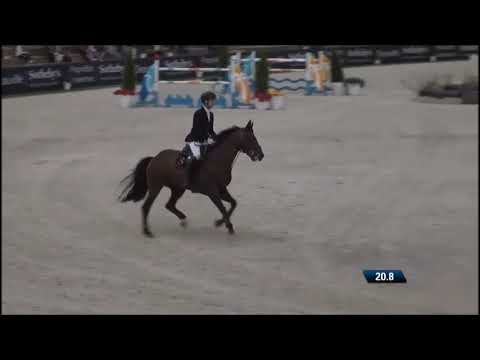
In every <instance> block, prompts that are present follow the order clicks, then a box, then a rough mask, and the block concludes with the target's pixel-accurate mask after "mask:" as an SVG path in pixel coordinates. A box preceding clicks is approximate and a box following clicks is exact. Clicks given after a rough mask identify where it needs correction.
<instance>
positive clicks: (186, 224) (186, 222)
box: [180, 219, 188, 229]
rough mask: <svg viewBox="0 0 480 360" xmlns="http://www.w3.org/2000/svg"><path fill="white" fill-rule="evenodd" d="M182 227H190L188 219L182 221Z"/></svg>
mask: <svg viewBox="0 0 480 360" xmlns="http://www.w3.org/2000/svg"><path fill="white" fill-rule="evenodd" d="M180 226H181V227H182V228H184V229H185V228H186V227H187V226H188V221H187V219H183V220H181V221H180Z"/></svg>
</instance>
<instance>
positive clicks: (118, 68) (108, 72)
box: [97, 61, 124, 85]
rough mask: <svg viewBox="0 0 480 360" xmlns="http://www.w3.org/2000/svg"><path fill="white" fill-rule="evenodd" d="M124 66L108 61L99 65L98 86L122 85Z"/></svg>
mask: <svg viewBox="0 0 480 360" xmlns="http://www.w3.org/2000/svg"><path fill="white" fill-rule="evenodd" d="M123 68H124V66H123V64H121V63H120V62H118V61H107V62H102V63H98V64H97V79H98V80H97V85H109V84H120V83H121V82H122V79H123Z"/></svg>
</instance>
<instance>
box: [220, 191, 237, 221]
mask: <svg viewBox="0 0 480 360" xmlns="http://www.w3.org/2000/svg"><path fill="white" fill-rule="evenodd" d="M219 195H220V199H221V200H223V201H226V202H228V203H230V209H229V210H228V212H227V215H228V218H229V219H230V218H231V217H232V214H233V212H234V211H235V208H236V207H237V200H235V199H234V198H233V197H232V195H230V193H229V192H228V190H227V187H224V188H223V189H221V191H220V194H219ZM224 222H225V220H224V219H218V220H215V226H216V227H219V226H221V225H223V223H224Z"/></svg>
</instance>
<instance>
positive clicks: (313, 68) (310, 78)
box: [131, 52, 330, 109]
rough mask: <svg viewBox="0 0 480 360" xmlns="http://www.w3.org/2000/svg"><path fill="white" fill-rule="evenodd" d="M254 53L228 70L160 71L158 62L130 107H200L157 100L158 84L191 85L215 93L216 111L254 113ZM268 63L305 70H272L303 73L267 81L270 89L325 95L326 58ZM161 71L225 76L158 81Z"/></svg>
mask: <svg viewBox="0 0 480 360" xmlns="http://www.w3.org/2000/svg"><path fill="white" fill-rule="evenodd" d="M259 60H260V59H259V58H256V56H255V52H252V53H251V54H250V56H249V57H247V58H243V59H242V58H241V54H240V52H238V53H236V54H235V55H233V56H232V57H231V58H230V66H229V67H228V68H217V67H212V68H207V67H205V68H200V67H160V66H159V60H158V59H156V60H155V61H154V63H153V64H152V65H151V66H150V67H149V68H148V70H147V72H146V73H145V76H144V78H143V81H142V84H141V88H140V91H139V93H138V99H137V101H135V102H134V103H133V104H132V105H131V107H167V108H170V107H190V108H193V107H200V106H201V104H200V98H198V99H197V100H195V97H194V96H193V95H192V94H187V95H179V94H175V95H173V94H166V96H165V98H164V100H163V101H162V100H161V98H160V91H159V85H160V84H191V85H197V84H198V85H210V86H211V87H212V89H214V90H215V91H216V92H217V95H218V96H217V102H216V107H219V108H229V109H240V108H246V109H253V108H254V107H255V106H254V98H255V63H256V62H257V61H259ZM268 61H269V62H271V63H287V62H303V63H305V68H304V69H288V70H286V69H275V68H271V69H270V72H271V73H278V72H284V71H289V72H290V71H296V72H304V73H305V77H304V78H303V79H302V78H299V79H289V78H284V79H270V86H271V88H273V89H276V90H285V91H297V90H304V93H305V95H313V94H323V95H328V91H327V90H328V88H327V86H326V85H327V84H328V83H329V81H330V62H329V60H328V58H327V57H326V56H325V55H323V53H321V52H320V53H319V55H318V58H317V59H316V58H314V57H313V55H312V54H306V56H305V58H304V59H288V58H269V59H268ZM161 71H189V72H192V71H194V72H196V74H197V77H200V76H201V74H202V73H204V72H213V71H214V72H225V73H226V74H225V75H226V76H225V80H224V81H205V80H200V79H196V80H159V73H160V72H161ZM282 82H290V83H300V82H302V83H303V84H302V85H301V86H299V87H290V86H280V85H277V84H281V83H282Z"/></svg>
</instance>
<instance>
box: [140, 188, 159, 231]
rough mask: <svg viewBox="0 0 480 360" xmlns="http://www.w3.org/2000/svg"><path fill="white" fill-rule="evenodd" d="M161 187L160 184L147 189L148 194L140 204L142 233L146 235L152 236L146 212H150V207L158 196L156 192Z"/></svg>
mask: <svg viewBox="0 0 480 360" xmlns="http://www.w3.org/2000/svg"><path fill="white" fill-rule="evenodd" d="M161 189H162V186H159V187H155V188H153V189H150V190H149V191H148V196H147V199H146V200H145V202H144V203H143V205H142V225H143V233H144V235H146V236H148V237H153V234H152V232H151V231H150V227H149V226H148V220H147V218H148V213H149V212H150V208H151V207H152V204H153V202H154V201H155V199H156V198H157V196H158V193H159V192H160V190H161Z"/></svg>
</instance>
